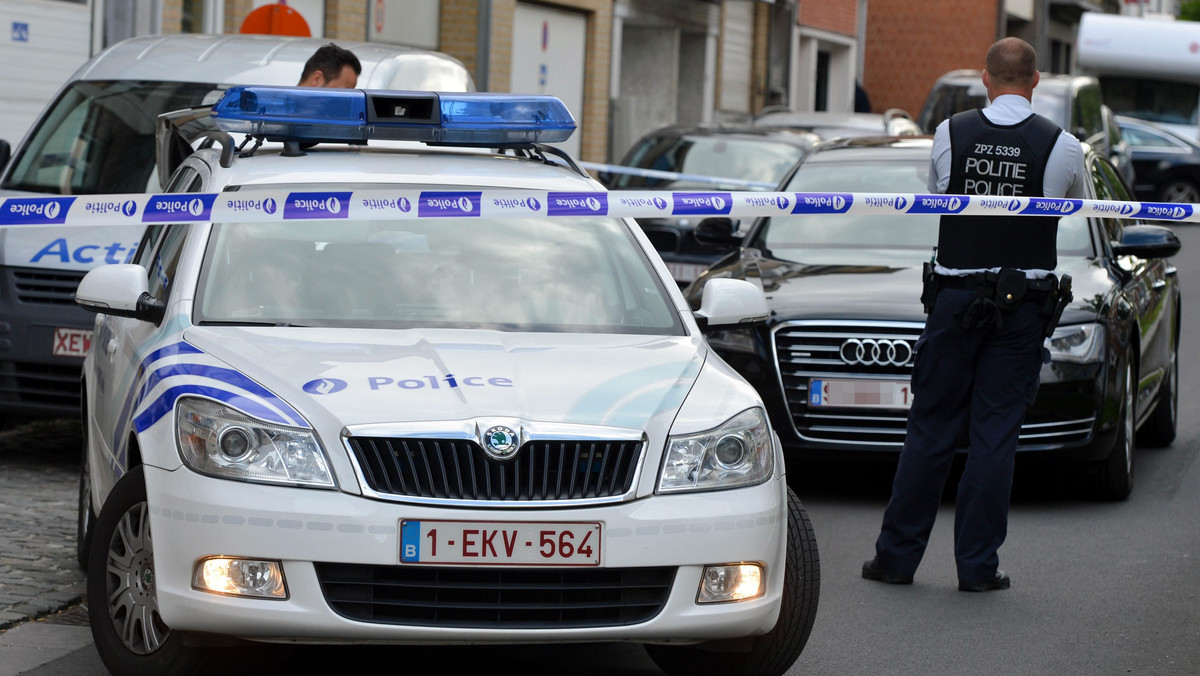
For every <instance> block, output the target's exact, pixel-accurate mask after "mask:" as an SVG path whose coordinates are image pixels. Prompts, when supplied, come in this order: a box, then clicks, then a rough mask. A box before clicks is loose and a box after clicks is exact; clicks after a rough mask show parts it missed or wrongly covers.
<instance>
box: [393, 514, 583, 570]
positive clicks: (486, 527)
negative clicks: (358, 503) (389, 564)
mask: <svg viewBox="0 0 1200 676" xmlns="http://www.w3.org/2000/svg"><path fill="white" fill-rule="evenodd" d="M600 534H601V528H600V524H599V523H563V522H542V523H527V522H510V521H408V520H402V521H401V522H400V561H401V563H436V564H442V565H445V564H455V565H478V566H599V565H600V562H601V557H600Z"/></svg>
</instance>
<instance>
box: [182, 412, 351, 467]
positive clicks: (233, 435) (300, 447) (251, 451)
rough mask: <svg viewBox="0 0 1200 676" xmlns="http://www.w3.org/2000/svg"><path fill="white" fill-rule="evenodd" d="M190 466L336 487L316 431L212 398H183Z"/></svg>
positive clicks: (185, 459)
mask: <svg viewBox="0 0 1200 676" xmlns="http://www.w3.org/2000/svg"><path fill="white" fill-rule="evenodd" d="M175 421H176V422H175V425H176V431H177V432H178V436H179V451H180V455H181V456H182V457H183V462H184V464H186V465H187V466H188V467H190V468H192V469H194V470H196V471H197V472H200V473H201V474H207V475H209V476H215V477H221V478H225V479H241V480H244V481H257V482H264V483H275V484H287V485H293V486H309V487H313V488H333V487H334V483H333V474H332V473H331V472H330V471H329V462H328V461H327V460H326V458H325V452H324V451H322V450H321V446H320V444H318V443H317V438H316V436H315V435H314V434H313V433H312V431H311V430H305V429H300V428H296V427H286V426H284V425H274V424H271V423H267V422H263V421H261V420H258V419H257V418H251V417H250V416H248V415H245V414H244V413H241V412H240V411H237V410H234V409H232V408H229V407H228V406H224V405H222V404H218V403H216V402H213V401H209V400H207V399H195V398H188V397H184V398H181V399H180V400H179V404H178V406H177V408H176V417H175Z"/></svg>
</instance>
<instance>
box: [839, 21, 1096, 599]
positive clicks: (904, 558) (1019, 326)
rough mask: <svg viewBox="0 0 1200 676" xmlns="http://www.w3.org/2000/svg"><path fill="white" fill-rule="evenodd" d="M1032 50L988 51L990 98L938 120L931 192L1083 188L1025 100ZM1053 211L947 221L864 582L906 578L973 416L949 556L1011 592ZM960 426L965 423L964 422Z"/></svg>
mask: <svg viewBox="0 0 1200 676" xmlns="http://www.w3.org/2000/svg"><path fill="white" fill-rule="evenodd" d="M1037 83H1038V71H1037V55H1036V54H1035V53H1034V50H1033V47H1031V46H1030V45H1029V44H1028V43H1026V42H1024V41H1023V40H1020V39H1017V38H1004V39H1002V40H1000V41H998V42H996V43H995V44H993V45H992V46H991V48H990V49H988V53H987V64H986V69H985V70H984V71H983V84H984V86H985V87H986V88H987V93H988V99H989V100H990V101H991V105H990V106H989V107H988V108H986V109H983V110H970V111H966V112H962V113H959V114H957V115H954V116H953V117H951V118H950V119H948V120H946V121H944V122H942V123H941V124H940V125H939V126H938V128H937V131H936V133H935V135H934V140H933V150H932V153H931V158H930V171H929V190H930V191H931V192H935V193H947V194H970V195H993V196H1024V197H1042V196H1045V197H1076V198H1081V197H1084V196H1085V195H1084V181H1085V180H1086V177H1087V173H1086V170H1085V168H1084V166H1083V151H1082V148H1081V147H1080V145H1079V141H1077V140H1076V139H1075V138H1074V137H1072V136H1071V135H1070V134H1067V133H1065V132H1063V131H1062V130H1061V129H1060V128H1059V127H1058V126H1057V125H1056V124H1054V123H1053V122H1051V121H1050V120H1048V119H1046V118H1044V117H1042V116H1040V115H1035V114H1033V111H1032V108H1031V107H1030V102H1031V98H1032V96H1033V89H1034V87H1036V86H1037ZM1057 231H1058V219H1057V217H1053V216H1046V217H1041V216H1038V217H1029V216H1012V217H1009V216H984V217H979V216H942V220H941V226H940V230H939V233H938V247H937V249H936V264H935V265H933V266H930V268H931V274H927V275H926V279H927V284H926V289H925V293H923V294H922V300H923V301H924V302H925V304H926V311H927V312H928V313H929V317H928V319H927V321H926V323H925V330H924V332H923V333H922V335H921V338H920V340H918V342H917V357H916V362H915V364H914V367H913V373H912V385H913V391H914V393H915V395H916V396H915V399H914V400H913V406H912V408H911V410H910V411H909V415H908V429H907V435H906V437H905V442H904V448H903V450H902V451H901V454H900V461H899V465H898V467H897V469H896V476H895V480H894V482H893V485H892V497H891V500H890V501H889V502H888V505H887V509H886V510H885V511H884V515H883V526H882V528H881V529H880V533H879V538H878V539H877V540H876V543H875V558H873V559H871V560H869V561H867V562H866V563H864V564H863V569H862V575H863V577H864V578H866V579H868V580H875V581H878V582H886V583H890V584H911V583H912V581H913V573H915V572H916V570H917V566H918V565H919V564H920V562H921V557H922V556H923V555H924V553H925V547H926V545H927V544H928V542H929V533H930V531H931V530H932V529H933V522H934V518H935V516H936V515H937V510H938V504H939V502H940V500H941V495H942V491H943V488H944V486H945V482H946V479H947V477H948V475H949V472H950V467H951V462H952V460H953V457H954V451H955V448H956V446H957V445H958V444H957V442H958V440H959V437H960V433H961V432H962V430H963V428H964V427H965V426H968V425H969V430H968V432H969V443H970V447H969V451H968V454H967V462H966V467H965V468H964V470H963V474H962V478H961V480H960V481H959V485H958V495H957V499H956V502H955V518H954V557H955V562H956V564H957V568H958V588H959V589H960V590H961V591H991V590H996V589H1007V588H1008V587H1009V585H1010V580H1009V577H1008V575H1007V574H1005V573H1004V571H1002V570H999V568H998V564H999V557H998V555H997V550H999V548H1000V545H1001V544H1002V543H1003V542H1004V538H1005V535H1006V534H1007V530H1008V508H1009V500H1010V495H1011V491H1012V478H1013V464H1014V458H1015V455H1016V446H1017V437H1018V434H1019V432H1020V429H1021V422H1022V420H1023V418H1024V416H1025V409H1026V408H1027V407H1028V405H1029V403H1030V402H1031V401H1032V398H1033V396H1034V394H1035V393H1036V391H1037V385H1038V372H1039V371H1040V370H1041V366H1042V363H1043V361H1044V359H1045V357H1044V356H1043V352H1044V350H1043V347H1042V341H1043V339H1044V336H1045V331H1046V328H1047V323H1048V317H1050V316H1051V315H1053V312H1054V306H1055V303H1056V301H1058V300H1059V298H1058V296H1059V294H1058V284H1059V280H1057V278H1055V277H1054V275H1053V274H1052V273H1051V271H1052V270H1053V269H1054V267H1055V265H1056V264H1057V253H1056V246H1055V240H1056V236H1057ZM968 421H969V423H968Z"/></svg>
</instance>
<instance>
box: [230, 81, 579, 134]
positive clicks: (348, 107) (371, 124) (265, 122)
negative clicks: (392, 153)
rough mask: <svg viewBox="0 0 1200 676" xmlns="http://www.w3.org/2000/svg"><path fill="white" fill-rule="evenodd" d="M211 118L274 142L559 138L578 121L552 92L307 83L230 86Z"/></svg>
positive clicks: (233, 130) (570, 130)
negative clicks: (422, 89) (366, 87)
mask: <svg viewBox="0 0 1200 676" xmlns="http://www.w3.org/2000/svg"><path fill="white" fill-rule="evenodd" d="M212 111H213V112H212V115H213V119H214V120H215V121H216V123H217V126H218V127H220V128H221V129H223V130H225V131H227V132H232V133H243V134H249V135H251V136H262V137H265V138H266V139H268V140H271V141H307V142H319V141H334V142H365V141H367V140H370V139H379V140H383V139H386V140H392V141H423V142H425V143H431V144H442V145H469V146H481V147H495V146H504V145H513V144H528V143H556V142H559V141H565V140H567V139H568V138H570V136H571V133H572V132H574V131H575V119H574V118H573V117H572V116H571V113H570V111H568V110H567V107H566V105H564V104H563V102H562V101H561V100H559V99H558V98H556V97H553V96H536V95H522V94H495V93H487V92H465V93H444V94H439V93H435V92H414V91H385V90H362V89H324V88H320V89H318V88H311V87H268V86H236V87H230V88H229V89H228V90H226V92H225V94H224V95H223V96H222V97H221V99H220V100H219V101H217V103H216V104H215V105H214V106H213V109H212Z"/></svg>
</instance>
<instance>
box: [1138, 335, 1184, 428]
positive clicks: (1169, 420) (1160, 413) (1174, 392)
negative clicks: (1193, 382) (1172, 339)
mask: <svg viewBox="0 0 1200 676" xmlns="http://www.w3.org/2000/svg"><path fill="white" fill-rule="evenodd" d="M1178 424H1179V353H1178V352H1176V353H1175V354H1173V355H1172V358H1171V366H1170V367H1169V369H1168V370H1167V377H1166V379H1165V380H1164V381H1163V384H1162V386H1161V390H1160V391H1159V393H1158V403H1157V404H1155V406H1154V413H1151V414H1150V417H1149V418H1147V419H1146V422H1145V423H1143V424H1142V428H1141V429H1140V430H1138V437H1137V442H1138V445H1139V446H1146V447H1147V448H1163V447H1166V446H1170V445H1171V442H1173V441H1175V432H1176V428H1177V427H1178Z"/></svg>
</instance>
